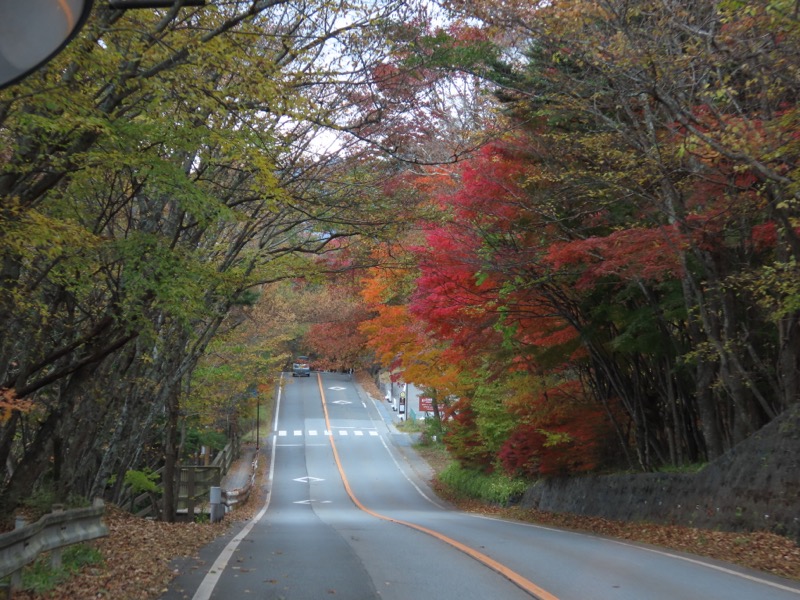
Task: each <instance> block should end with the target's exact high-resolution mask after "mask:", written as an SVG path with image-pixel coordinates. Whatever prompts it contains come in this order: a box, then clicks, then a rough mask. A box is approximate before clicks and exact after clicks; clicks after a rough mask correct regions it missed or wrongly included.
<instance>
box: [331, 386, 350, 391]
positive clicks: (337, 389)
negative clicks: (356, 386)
mask: <svg viewBox="0 0 800 600" xmlns="http://www.w3.org/2000/svg"><path fill="white" fill-rule="evenodd" d="M328 389H329V390H336V391H337V392H340V391H342V390H346V389H347V388H343V387H339V386H336V387H329V388H328Z"/></svg>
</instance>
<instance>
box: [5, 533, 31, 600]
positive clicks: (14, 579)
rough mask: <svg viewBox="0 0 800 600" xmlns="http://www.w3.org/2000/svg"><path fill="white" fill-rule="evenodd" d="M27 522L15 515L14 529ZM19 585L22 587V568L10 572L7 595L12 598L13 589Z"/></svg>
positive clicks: (16, 588)
mask: <svg viewBox="0 0 800 600" xmlns="http://www.w3.org/2000/svg"><path fill="white" fill-rule="evenodd" d="M27 524H28V523H27V521H25V519H23V518H22V517H17V518H16V519H14V529H22V528H23V527H25V525H27ZM20 587H22V569H19V570H18V571H14V572H13V573H12V574H11V580H10V582H9V586H8V597H9V598H13V596H14V590H18V589H19V588H20Z"/></svg>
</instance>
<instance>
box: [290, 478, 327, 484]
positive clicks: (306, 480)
mask: <svg viewBox="0 0 800 600" xmlns="http://www.w3.org/2000/svg"><path fill="white" fill-rule="evenodd" d="M292 481H299V482H300V483H310V482H315V483H316V482H317V481H325V480H324V479H320V478H319V477H298V478H297V479H293V480H292Z"/></svg>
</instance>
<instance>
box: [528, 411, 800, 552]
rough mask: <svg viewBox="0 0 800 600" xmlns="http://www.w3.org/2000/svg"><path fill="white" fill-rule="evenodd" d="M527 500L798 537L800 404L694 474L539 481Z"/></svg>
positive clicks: (583, 511) (534, 504) (543, 506)
mask: <svg viewBox="0 0 800 600" xmlns="http://www.w3.org/2000/svg"><path fill="white" fill-rule="evenodd" d="M521 504H522V505H523V506H527V507H531V508H538V509H540V510H546V511H550V512H567V513H573V514H579V515H586V516H596V517H604V518H608V519H614V520H622V521H649V522H654V523H666V524H674V525H687V526H694V527H701V528H708V529H720V530H724V531H772V532H775V533H779V534H781V535H786V536H789V537H792V538H794V539H796V540H799V541H800V405H795V406H794V407H792V408H791V409H789V410H787V411H786V412H785V413H784V414H783V415H781V416H780V417H778V418H777V419H776V420H774V421H773V422H772V423H770V424H769V425H767V426H765V427H764V428H763V429H761V430H760V431H758V432H757V433H755V434H754V435H753V436H751V438H749V439H747V440H746V441H744V442H743V443H741V444H739V445H738V446H736V447H735V448H733V449H732V450H731V451H730V452H728V453H726V454H725V455H724V456H722V457H720V458H719V459H718V460H716V461H714V462H712V463H710V464H709V465H708V466H707V467H706V468H704V469H703V470H702V471H700V472H698V473H696V474H666V473H643V474H626V475H607V476H586V477H574V478H564V479H551V480H546V481H541V482H538V483H536V484H534V485H533V486H531V487H530V488H528V490H527V491H526V492H525V494H524V496H523V498H522V501H521Z"/></svg>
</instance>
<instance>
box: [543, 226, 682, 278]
mask: <svg viewBox="0 0 800 600" xmlns="http://www.w3.org/2000/svg"><path fill="white" fill-rule="evenodd" d="M686 246H687V242H686V239H685V236H683V235H682V234H680V233H679V232H678V231H677V228H676V227H674V226H664V227H659V228H653V229H645V228H630V229H624V230H620V231H615V232H614V233H612V234H610V235H608V236H606V237H591V238H587V239H585V240H577V241H571V242H556V243H554V244H552V245H551V246H550V248H549V249H548V254H547V260H548V261H549V263H550V264H551V266H552V267H553V268H554V269H556V270H560V269H569V268H570V267H581V268H582V269H583V271H582V274H581V275H580V276H579V277H578V279H577V283H576V287H577V288H578V289H587V288H590V287H592V286H593V285H595V284H596V283H597V282H598V280H600V279H602V278H605V277H611V276H613V277H616V278H618V279H620V280H622V281H633V280H636V279H642V280H645V281H660V280H663V279H666V278H668V277H680V275H681V269H682V267H681V255H682V253H683V252H684V251H685V249H686Z"/></svg>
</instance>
